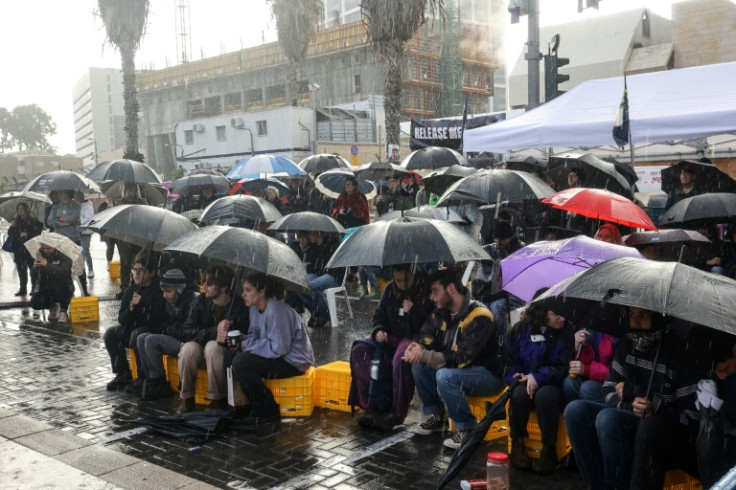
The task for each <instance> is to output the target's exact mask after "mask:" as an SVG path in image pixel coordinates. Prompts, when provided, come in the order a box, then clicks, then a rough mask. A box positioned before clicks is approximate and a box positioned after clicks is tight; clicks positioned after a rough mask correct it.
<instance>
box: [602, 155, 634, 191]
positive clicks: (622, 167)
mask: <svg viewBox="0 0 736 490" xmlns="http://www.w3.org/2000/svg"><path fill="white" fill-rule="evenodd" d="M603 161H604V162H608V163H612V164H613V166H614V167H616V171H617V172H618V173H620V174H621V175H623V176H624V179H626V181H627V182H628V183H629V184H632V185H633V184H636V182H637V181H638V180H639V176H638V175H636V170H634V169H633V167H632V166H631V165H627V164H625V163H623V162H619V161H618V160H616V159H615V158H613V157H605V158H604V159H603Z"/></svg>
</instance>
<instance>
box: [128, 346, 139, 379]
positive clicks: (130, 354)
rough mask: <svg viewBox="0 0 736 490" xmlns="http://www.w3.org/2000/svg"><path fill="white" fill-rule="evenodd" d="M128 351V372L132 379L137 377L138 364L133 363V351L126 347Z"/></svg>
mask: <svg viewBox="0 0 736 490" xmlns="http://www.w3.org/2000/svg"><path fill="white" fill-rule="evenodd" d="M126 350H127V351H128V364H129V365H130V374H131V376H133V379H138V366H137V365H136V363H135V352H133V349H126Z"/></svg>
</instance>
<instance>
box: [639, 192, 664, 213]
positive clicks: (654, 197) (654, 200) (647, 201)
mask: <svg viewBox="0 0 736 490" xmlns="http://www.w3.org/2000/svg"><path fill="white" fill-rule="evenodd" d="M634 202H635V203H636V204H638V205H639V206H641V207H644V208H661V209H664V207H665V205H666V204H667V194H665V193H664V192H658V191H652V192H635V193H634Z"/></svg>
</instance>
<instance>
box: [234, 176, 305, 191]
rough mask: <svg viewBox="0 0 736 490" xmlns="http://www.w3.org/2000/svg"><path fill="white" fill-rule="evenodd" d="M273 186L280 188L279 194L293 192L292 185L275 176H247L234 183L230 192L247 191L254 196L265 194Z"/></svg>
mask: <svg viewBox="0 0 736 490" xmlns="http://www.w3.org/2000/svg"><path fill="white" fill-rule="evenodd" d="M269 186H273V187H275V188H277V189H278V190H279V196H289V195H291V194H293V193H292V191H291V187H289V186H288V185H286V184H284V183H283V182H281V181H280V180H278V179H276V178H275V177H265V176H264V177H245V178H242V179H240V180H238V181H237V182H236V183H235V184H233V187H232V189H230V191H228V194H230V195H233V194H235V193H238V192H241V191H242V192H247V193H249V194H252V195H254V196H263V195H265V194H266V188H267V187H269Z"/></svg>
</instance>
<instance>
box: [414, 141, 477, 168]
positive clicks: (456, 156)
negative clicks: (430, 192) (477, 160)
mask: <svg viewBox="0 0 736 490" xmlns="http://www.w3.org/2000/svg"><path fill="white" fill-rule="evenodd" d="M451 165H465V166H466V167H467V166H470V163H468V160H467V159H466V158H465V157H464V156H462V155H461V154H460V153H458V152H456V151H455V150H453V149H451V148H443V147H440V146H428V147H426V148H420V149H418V150H416V151H413V152H411V153H409V155H408V156H407V157H406V158H404V159H403V160H402V161H401V166H402V167H404V168H405V169H407V170H422V169H424V170H436V169H438V168H442V167H449V166H451Z"/></svg>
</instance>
